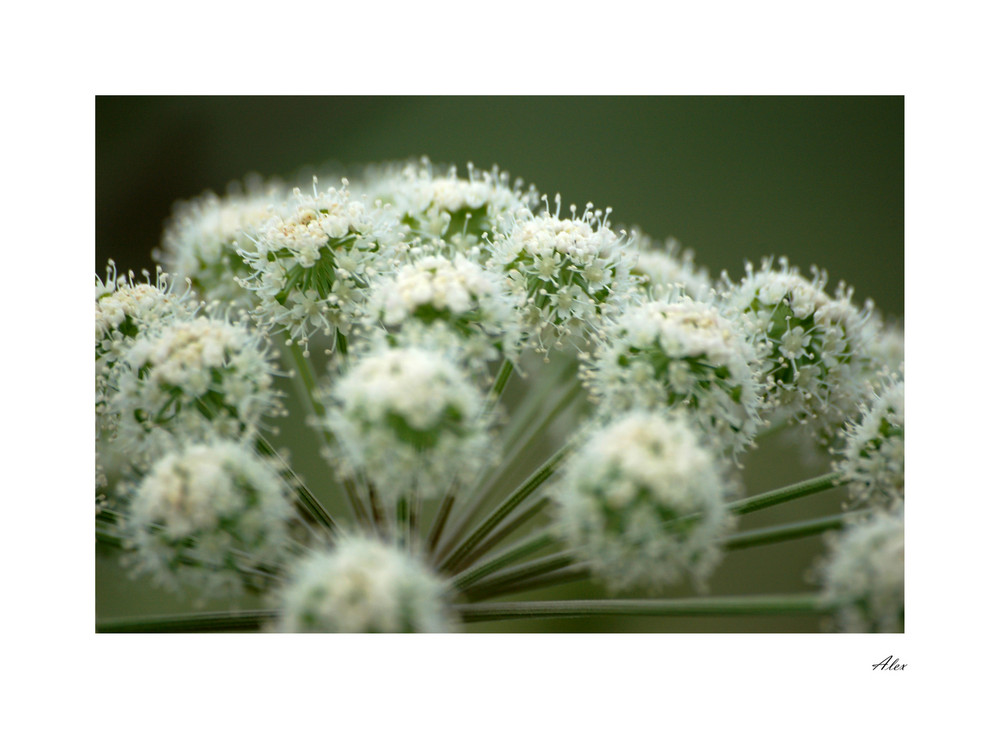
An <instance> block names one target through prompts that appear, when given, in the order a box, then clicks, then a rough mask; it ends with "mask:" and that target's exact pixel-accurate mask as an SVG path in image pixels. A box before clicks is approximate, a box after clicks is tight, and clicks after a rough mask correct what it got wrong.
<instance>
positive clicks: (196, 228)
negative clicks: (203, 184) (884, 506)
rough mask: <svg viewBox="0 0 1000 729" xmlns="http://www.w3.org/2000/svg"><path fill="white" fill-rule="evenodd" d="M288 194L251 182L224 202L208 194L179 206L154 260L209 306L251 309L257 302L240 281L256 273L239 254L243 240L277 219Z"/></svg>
mask: <svg viewBox="0 0 1000 729" xmlns="http://www.w3.org/2000/svg"><path fill="white" fill-rule="evenodd" d="M285 194H286V193H285V191H284V190H283V189H282V186H281V185H280V184H278V183H275V182H271V183H268V184H264V182H263V181H262V180H260V179H259V178H257V177H249V178H248V179H247V181H246V184H245V185H244V186H240V185H238V184H235V183H234V184H231V185H230V187H229V190H228V192H227V194H226V195H225V196H224V197H219V196H218V195H216V194H215V193H213V192H207V193H205V194H204V195H202V196H201V197H198V198H195V199H194V200H188V201H184V202H179V203H177V204H175V206H174V210H173V214H172V216H171V218H170V220H169V221H168V222H167V225H166V227H165V228H164V231H163V240H162V243H161V248H160V250H156V251H154V252H153V258H154V259H155V260H156V261H158V262H159V263H161V264H162V265H163V266H164V267H165V268H166V269H167V270H169V271H174V272H176V273H177V274H178V275H180V276H182V277H186V278H189V279H191V281H192V282H193V283H194V285H195V287H197V289H198V290H199V291H200V292H201V293H202V294H203V295H204V296H205V298H206V299H208V300H209V301H224V302H228V303H234V302H235V303H237V304H239V305H242V306H244V307H246V306H249V305H250V303H251V302H252V298H251V297H249V296H248V293H247V291H246V290H245V289H243V288H241V287H240V286H239V285H238V284H237V283H236V281H235V279H236V278H247V277H248V276H249V275H250V270H249V268H248V267H247V266H246V264H245V263H244V262H243V260H242V259H241V258H240V256H239V254H238V253H237V251H236V245H235V244H236V242H237V240H243V233H244V231H248V230H252V229H254V228H255V227H256V226H258V225H260V224H261V223H263V222H264V221H265V220H267V219H268V218H270V217H272V216H273V215H274V214H275V207H276V206H277V205H279V204H281V203H282V202H283V199H284V195H285Z"/></svg>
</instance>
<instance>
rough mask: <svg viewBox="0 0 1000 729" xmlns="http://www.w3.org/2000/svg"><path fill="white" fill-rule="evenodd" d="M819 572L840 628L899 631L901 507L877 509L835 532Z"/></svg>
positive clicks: (901, 599)
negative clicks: (860, 520)
mask: <svg viewBox="0 0 1000 729" xmlns="http://www.w3.org/2000/svg"><path fill="white" fill-rule="evenodd" d="M820 574H821V581H822V585H823V595H824V598H825V600H826V602H827V603H828V604H830V605H831V606H833V607H835V608H836V610H837V616H836V617H837V626H838V628H839V629H840V630H842V631H845V632H851V633H859V632H869V631H871V632H879V633H897V632H902V630H903V510H902V508H897V509H894V510H892V511H889V512H877V513H876V514H874V515H873V516H872V517H871V518H870V519H868V520H866V521H863V522H861V523H858V524H855V525H853V526H851V527H849V528H848V529H847V530H846V531H844V532H842V533H841V534H839V535H837V537H836V538H835V539H834V540H833V541H832V542H831V548H830V553H829V556H828V557H827V558H826V560H825V561H823V562H822V563H821V565H820Z"/></svg>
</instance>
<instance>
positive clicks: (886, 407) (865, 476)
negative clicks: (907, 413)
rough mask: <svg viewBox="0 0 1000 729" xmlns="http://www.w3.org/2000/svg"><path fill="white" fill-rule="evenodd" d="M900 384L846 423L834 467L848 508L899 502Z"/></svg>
mask: <svg viewBox="0 0 1000 729" xmlns="http://www.w3.org/2000/svg"><path fill="white" fill-rule="evenodd" d="M903 421H904V397H903V381H902V380H895V381H891V382H890V383H889V384H887V385H886V386H885V387H884V388H883V390H882V391H881V392H879V393H878V394H876V395H874V397H873V400H872V402H871V403H870V404H866V405H863V406H862V409H861V416H860V419H859V420H858V421H856V422H851V423H848V425H847V436H846V438H845V443H846V445H845V447H844V451H843V454H842V458H841V459H840V460H838V461H837V462H836V463H835V467H836V468H837V470H838V471H839V472H840V474H841V477H842V478H843V480H844V481H845V483H846V484H847V489H848V495H849V496H850V499H851V503H852V505H855V506H867V505H872V506H878V507H888V508H892V507H893V506H894V505H895V504H896V503H897V502H899V501H901V500H902V499H903V481H904V453H903V452H904V439H903V426H904V422H903Z"/></svg>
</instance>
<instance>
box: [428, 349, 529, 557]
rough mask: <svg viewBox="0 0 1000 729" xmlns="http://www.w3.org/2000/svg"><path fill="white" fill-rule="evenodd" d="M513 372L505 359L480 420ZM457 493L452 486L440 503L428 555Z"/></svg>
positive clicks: (494, 402)
mask: <svg viewBox="0 0 1000 729" xmlns="http://www.w3.org/2000/svg"><path fill="white" fill-rule="evenodd" d="M513 372H514V363H513V362H511V361H510V360H509V359H506V358H505V359H504V361H503V364H502V365H500V371H499V372H497V376H496V378H495V379H494V380H493V387H491V388H490V392H489V395H488V396H487V398H486V403H485V404H484V405H483V412H482V414H481V415H480V417H481V418H482V419H484V420H485V419H486V418H488V417H489V416H490V414H492V412H493V410H494V408H496V406H497V403H499V402H500V397H501V396H502V395H503V392H504V390H505V389H507V383H508V382H509V381H510V376H511V374H513ZM457 493H458V486H457V485H455V484H453V485H452V486H451V488H449V489H448V493H447V495H446V496H445V497H444V500H443V501H442V502H441V507H440V508H439V509H438V512H437V514H436V515H435V517H434V524H433V526H432V527H431V531H430V534H429V535H428V537H427V551H428V553H433V552H434V550H435V549H436V548H437V544H438V540H440V539H441V534H442V532H443V531H444V527H445V524H447V523H448V517H449V516H450V515H451V510H452V507H453V506H454V505H455V496H456V495H457Z"/></svg>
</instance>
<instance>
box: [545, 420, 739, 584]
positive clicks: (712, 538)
mask: <svg viewBox="0 0 1000 729" xmlns="http://www.w3.org/2000/svg"><path fill="white" fill-rule="evenodd" d="M729 491H730V487H729V484H728V483H727V481H726V478H725V476H724V475H723V472H722V471H721V470H720V468H719V465H718V461H717V459H716V457H715V455H714V453H713V452H712V450H711V449H709V448H706V447H705V446H703V445H702V443H701V441H700V440H699V438H698V436H697V434H696V433H695V431H694V430H692V428H691V426H690V425H689V424H688V423H687V422H686V420H685V419H683V418H682V417H677V416H665V415H661V414H657V413H649V412H632V413H630V414H627V415H626V416H624V417H623V418H621V419H620V420H618V421H617V422H615V423H613V424H612V425H610V426H607V427H605V428H603V429H601V430H598V431H597V432H596V433H594V434H593V436H592V437H591V438H590V439H589V441H588V442H586V443H585V444H584V445H583V446H582V447H581V448H580V449H579V450H578V451H577V453H576V455H575V456H574V457H573V458H572V459H571V460H570V462H569V463H568V464H567V466H566V469H565V471H564V473H563V476H562V479H561V481H560V484H559V486H558V487H557V488H556V492H555V495H554V500H555V502H556V507H557V510H556V517H555V520H556V525H557V528H558V529H559V531H560V533H561V534H562V536H563V537H564V539H565V541H566V542H567V543H568V544H569V546H570V547H571V548H572V549H574V550H575V551H576V552H577V554H578V555H579V557H580V558H581V559H582V560H584V561H585V563H586V564H587V565H588V566H589V567H590V569H591V572H592V573H593V574H594V576H596V577H598V578H600V579H601V580H603V581H604V582H605V583H606V584H607V585H608V586H609V587H610V588H611V589H612V590H616V591H620V590H626V589H632V588H640V589H645V590H649V591H656V590H660V589H662V588H664V587H667V586H670V585H673V584H675V583H677V582H679V581H681V580H682V579H683V578H684V577H685V576H689V577H690V578H691V579H692V581H693V582H694V584H695V586H697V587H699V588H701V587H704V584H705V581H706V579H707V578H708V576H709V575H710V574H711V573H712V571H713V570H714V569H715V567H716V565H717V564H718V563H719V561H720V560H721V559H722V551H721V549H720V548H719V546H718V543H719V539H720V538H721V537H723V536H724V535H725V534H727V533H728V532H729V530H730V529H731V528H732V525H733V523H734V520H733V517H732V516H731V514H730V512H729V511H728V509H727V508H726V504H725V499H726V496H727V494H728V492H729Z"/></svg>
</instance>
